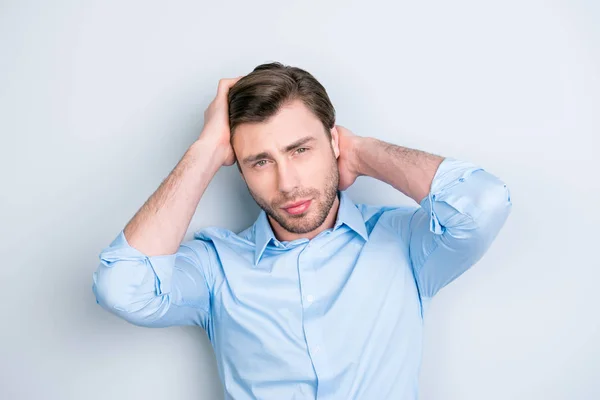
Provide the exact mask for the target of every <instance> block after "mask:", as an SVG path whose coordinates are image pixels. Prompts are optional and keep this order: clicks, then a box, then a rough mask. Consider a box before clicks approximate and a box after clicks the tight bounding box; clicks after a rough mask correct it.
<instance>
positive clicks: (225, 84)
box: [217, 76, 242, 97]
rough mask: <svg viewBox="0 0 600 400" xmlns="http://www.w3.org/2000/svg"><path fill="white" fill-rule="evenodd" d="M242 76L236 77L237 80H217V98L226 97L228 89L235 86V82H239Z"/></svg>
mask: <svg viewBox="0 0 600 400" xmlns="http://www.w3.org/2000/svg"><path fill="white" fill-rule="evenodd" d="M241 78H242V76H238V77H237V78H223V79H221V80H219V86H218V88H217V97H223V96H227V93H228V92H229V89H230V88H231V87H232V86H233V85H235V83H236V82H237V81H239V80H240V79H241Z"/></svg>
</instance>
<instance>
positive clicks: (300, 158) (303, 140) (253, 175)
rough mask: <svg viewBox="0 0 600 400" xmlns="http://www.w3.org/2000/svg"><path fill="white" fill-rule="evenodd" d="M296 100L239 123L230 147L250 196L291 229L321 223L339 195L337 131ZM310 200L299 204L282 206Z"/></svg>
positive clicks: (297, 230)
mask: <svg viewBox="0 0 600 400" xmlns="http://www.w3.org/2000/svg"><path fill="white" fill-rule="evenodd" d="M324 129H325V128H324V127H323V124H322V123H321V121H320V120H319V119H318V118H317V117H316V116H315V115H314V114H313V113H312V112H311V111H310V110H309V109H308V108H307V107H306V106H305V105H304V103H302V101H300V100H297V101H294V102H292V103H289V104H288V105H286V106H285V107H283V108H282V109H281V110H280V111H279V113H277V114H276V115H275V116H273V117H272V118H270V119H269V120H268V121H267V122H263V123H256V124H248V123H246V124H241V125H239V126H238V127H237V128H236V130H235V134H234V136H233V148H234V151H235V154H236V158H237V160H238V163H239V166H240V169H241V172H242V176H243V178H244V180H245V182H246V185H247V186H248V190H249V192H250V195H251V196H252V197H253V198H254V200H255V201H256V203H257V204H258V205H259V206H260V208H262V209H263V210H264V211H265V212H266V213H267V215H268V216H270V217H271V221H272V222H273V220H274V221H275V223H277V224H279V225H280V226H281V227H282V228H283V229H285V230H286V231H288V232H291V233H294V234H305V233H310V232H313V231H314V230H315V229H317V228H319V227H320V226H321V225H323V223H324V221H325V220H326V218H327V217H328V215H329V214H330V211H331V209H332V206H333V205H334V204H335V201H336V198H337V190H338V184H339V171H338V166H337V157H338V156H339V147H338V140H337V139H338V137H337V131H335V129H332V131H331V132H332V139H331V140H330V139H329V138H328V136H327V134H326V133H325V131H324ZM304 200H309V203H305V204H304V205H303V206H300V207H297V208H291V209H290V208H285V207H287V206H289V205H291V204H293V203H296V202H299V201H304Z"/></svg>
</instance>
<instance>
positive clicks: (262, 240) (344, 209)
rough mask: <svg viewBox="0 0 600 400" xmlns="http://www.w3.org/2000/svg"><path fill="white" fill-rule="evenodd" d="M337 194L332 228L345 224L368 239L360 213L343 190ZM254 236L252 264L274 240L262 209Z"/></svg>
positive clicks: (256, 262)
mask: <svg viewBox="0 0 600 400" xmlns="http://www.w3.org/2000/svg"><path fill="white" fill-rule="evenodd" d="M338 196H339V198H340V206H339V209H338V214H337V219H336V221H335V225H334V227H333V230H336V229H338V228H339V227H340V226H341V225H342V224H346V225H347V226H348V227H349V228H350V229H352V230H353V231H355V232H356V233H358V234H359V235H360V236H362V238H363V239H365V241H368V240H369V235H368V234H367V228H366V226H365V221H364V219H363V216H362V213H361V212H360V210H359V209H358V208H357V207H356V205H355V204H354V202H353V201H352V199H350V197H349V196H348V194H347V193H346V192H345V191H340V190H338ZM254 238H255V245H256V247H255V250H254V265H257V264H258V262H259V261H260V257H261V256H262V254H263V253H264V251H265V249H266V247H267V246H268V245H269V243H270V242H271V240H276V238H275V234H274V233H273V229H272V228H271V224H270V223H269V219H268V218H267V214H266V213H265V211H264V210H261V211H260V214H259V216H258V218H257V219H256V222H255V223H254Z"/></svg>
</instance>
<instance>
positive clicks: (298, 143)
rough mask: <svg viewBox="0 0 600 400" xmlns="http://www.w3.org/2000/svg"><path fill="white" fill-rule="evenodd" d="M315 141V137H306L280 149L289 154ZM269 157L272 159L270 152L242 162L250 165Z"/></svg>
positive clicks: (249, 157) (264, 152) (253, 156)
mask: <svg viewBox="0 0 600 400" xmlns="http://www.w3.org/2000/svg"><path fill="white" fill-rule="evenodd" d="M314 140H316V138H315V137H313V136H306V137H303V138H302V139H298V140H296V141H295V142H294V143H292V144H289V145H287V146H285V147H284V148H282V149H279V151H281V152H282V153H287V152H289V151H292V150H294V149H295V148H296V147H299V146H302V145H303V144H306V143H308V142H312V141H314ZM269 157H271V153H269V152H268V151H263V152H261V153H258V154H255V155H252V156H248V157H246V158H244V161H242V163H244V164H250V163H253V162H255V161H259V160H262V159H263V158H269Z"/></svg>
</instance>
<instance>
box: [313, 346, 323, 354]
mask: <svg viewBox="0 0 600 400" xmlns="http://www.w3.org/2000/svg"><path fill="white" fill-rule="evenodd" d="M319 351H321V347H320V346H315V349H314V351H313V353H315V354H317V353H318V352H319Z"/></svg>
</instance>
